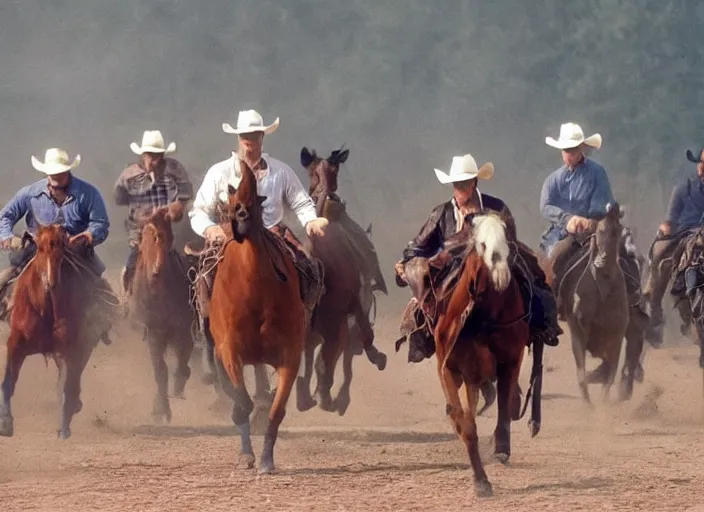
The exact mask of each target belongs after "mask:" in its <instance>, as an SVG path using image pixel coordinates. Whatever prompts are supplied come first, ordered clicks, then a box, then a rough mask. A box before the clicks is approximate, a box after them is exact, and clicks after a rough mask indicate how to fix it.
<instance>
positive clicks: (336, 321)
mask: <svg viewBox="0 0 704 512" xmlns="http://www.w3.org/2000/svg"><path fill="white" fill-rule="evenodd" d="M324 324H325V325H324V327H323V329H322V330H323V331H324V335H323V339H324V340H325V341H323V346H322V347H321V348H320V355H319V356H318V361H317V364H316V370H317V377H318V396H319V397H320V408H321V409H322V410H324V411H328V412H332V411H334V410H335V404H334V402H333V399H332V396H331V394H330V390H331V389H332V385H333V381H334V378H335V366H336V365H337V360H338V359H339V358H340V354H341V353H342V350H343V348H344V344H345V343H346V342H347V318H346V317H345V316H344V315H334V316H330V317H328V319H326V320H324Z"/></svg>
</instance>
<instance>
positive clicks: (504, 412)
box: [494, 352, 523, 464]
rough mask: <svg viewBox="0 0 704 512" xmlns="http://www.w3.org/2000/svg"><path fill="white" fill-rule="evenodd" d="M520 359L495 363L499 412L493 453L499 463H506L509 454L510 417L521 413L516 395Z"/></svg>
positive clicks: (516, 416)
mask: <svg viewBox="0 0 704 512" xmlns="http://www.w3.org/2000/svg"><path fill="white" fill-rule="evenodd" d="M522 354H523V352H521V355H522ZM521 359H522V357H521V358H519V359H518V361H514V362H513V363H510V362H509V363H504V362H502V363H497V365H496V377H497V381H498V382H497V387H498V393H499V397H498V398H499V400H498V404H497V405H498V409H499V414H498V415H497V418H496V430H494V454H495V456H496V459H497V460H498V461H499V462H501V464H506V463H507V462H508V459H509V457H510V456H511V419H512V418H513V419H516V420H517V419H518V417H519V416H520V414H521V398H520V395H518V374H519V373H520V370H521Z"/></svg>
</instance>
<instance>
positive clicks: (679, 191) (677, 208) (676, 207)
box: [665, 184, 687, 227]
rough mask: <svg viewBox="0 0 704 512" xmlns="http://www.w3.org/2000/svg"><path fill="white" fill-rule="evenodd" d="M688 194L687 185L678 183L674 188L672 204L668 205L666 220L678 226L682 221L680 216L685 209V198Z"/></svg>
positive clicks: (671, 197) (671, 198)
mask: <svg viewBox="0 0 704 512" xmlns="http://www.w3.org/2000/svg"><path fill="white" fill-rule="evenodd" d="M686 194H687V185H686V184H685V185H678V186H677V187H675V188H674V189H673V190H672V195H671V196H670V204H669V205H668V207H667V217H665V220H666V221H667V222H669V223H670V224H672V225H673V227H676V226H677V225H678V224H679V223H680V216H681V215H682V210H683V209H684V198H685V196H686Z"/></svg>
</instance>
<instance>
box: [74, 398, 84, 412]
mask: <svg viewBox="0 0 704 512" xmlns="http://www.w3.org/2000/svg"><path fill="white" fill-rule="evenodd" d="M82 410H83V402H82V401H80V400H79V401H78V402H77V403H76V412H75V413H74V414H78V413H79V412H81V411H82Z"/></svg>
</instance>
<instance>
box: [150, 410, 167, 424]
mask: <svg viewBox="0 0 704 512" xmlns="http://www.w3.org/2000/svg"><path fill="white" fill-rule="evenodd" d="M152 417H153V419H154V424H156V425H168V424H169V423H171V412H165V413H152Z"/></svg>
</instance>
